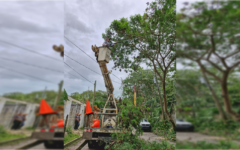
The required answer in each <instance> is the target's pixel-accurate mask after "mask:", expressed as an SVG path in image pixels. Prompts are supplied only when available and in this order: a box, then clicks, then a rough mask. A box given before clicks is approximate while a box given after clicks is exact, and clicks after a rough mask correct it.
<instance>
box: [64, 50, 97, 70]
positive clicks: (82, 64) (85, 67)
mask: <svg viewBox="0 0 240 150" xmlns="http://www.w3.org/2000/svg"><path fill="white" fill-rule="evenodd" d="M64 55H65V56H67V55H66V54H64ZM67 57H68V58H70V59H71V60H73V61H75V62H76V63H78V64H80V65H82V66H84V67H85V68H87V69H89V70H91V71H93V72H95V73H96V74H98V75H101V74H99V73H97V72H96V71H94V70H92V69H90V68H88V67H86V66H85V65H83V64H81V63H80V62H78V61H76V60H74V59H72V58H71V57H69V56H67Z"/></svg>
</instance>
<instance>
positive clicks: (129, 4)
mask: <svg viewBox="0 0 240 150" xmlns="http://www.w3.org/2000/svg"><path fill="white" fill-rule="evenodd" d="M194 1H196V0H191V1H189V2H194ZM198 1H199V0H198ZM146 2H151V1H146V0H131V1H126V0H120V1H109V0H101V1H94V0H81V1H78V0H67V1H65V2H63V1H57V0H56V1H55V0H52V1H50V0H45V1H37V0H36V1H21V0H19V1H0V17H1V19H0V33H1V34H0V52H1V56H0V85H1V86H0V95H2V94H4V93H9V92H22V93H29V92H32V91H39V90H44V89H45V88H46V87H47V90H55V91H56V90H57V89H58V83H59V82H60V80H62V79H63V78H64V88H65V89H66V91H67V92H68V94H71V93H73V92H79V93H81V92H83V91H86V90H88V89H89V90H93V89H94V86H93V82H94V81H95V80H96V82H97V86H96V90H103V91H106V88H105V85H104V80H103V77H102V76H101V75H99V74H101V71H100V68H99V66H98V64H97V63H96V61H94V60H95V56H94V53H93V52H92V50H91V45H95V44H96V45H97V46H101V45H102V43H103V41H104V40H103V39H102V33H104V32H105V29H106V28H107V27H108V26H109V25H110V23H111V22H112V21H113V20H115V19H120V18H122V17H126V18H129V17H130V16H131V15H135V14H143V13H144V10H145V8H146V6H147V5H146ZM183 2H185V0H177V12H178V11H179V10H180V9H181V8H182V7H183ZM136 4H137V5H136ZM64 36H65V37H67V38H68V39H69V40H71V42H73V43H75V44H76V45H77V46H78V47H79V48H80V49H81V50H83V51H84V52H85V53H87V54H88V55H89V56H90V57H92V58H93V59H94V60H92V59H91V58H89V56H88V55H86V54H85V53H83V52H82V51H81V50H80V49H78V48H77V47H76V46H74V45H73V44H72V43H70V42H69V41H68V40H67V39H66V38H65V39H64ZM1 41H5V42H7V43H4V42H1ZM9 43H10V44H9ZM11 44H14V45H16V46H20V47H22V48H26V49H29V50H31V51H33V52H31V51H27V50H24V49H21V48H19V47H16V46H13V45H11ZM54 44H56V45H60V44H63V45H64V46H65V54H66V55H67V56H69V57H71V58H72V59H74V60H76V61H78V62H79V63H80V64H83V65H84V66H85V67H84V66H82V65H80V64H78V63H76V62H74V61H73V60H71V59H69V58H67V57H65V58H64V61H65V63H67V64H68V65H70V66H71V67H72V68H73V69H75V70H76V71H77V72H78V73H76V72H75V71H73V70H72V69H71V68H69V67H68V66H67V65H64V63H63V62H62V59H63V58H61V57H60V54H59V53H57V52H55V51H54V50H53V49H52V46H53V45H54ZM34 52H37V53H40V54H43V55H48V56H50V57H53V58H54V59H51V58H48V57H44V56H41V55H39V54H36V53H34ZM55 59H56V60H55ZM26 63H27V64H28V65H26ZM31 65H34V66H31ZM39 67H40V68H39ZM41 67H44V68H48V69H50V70H47V69H42V68H41ZM86 67H88V68H90V69H91V70H90V69H87V68H86ZM107 67H108V69H109V70H112V69H111V68H112V67H113V62H110V63H108V64H107ZM178 67H179V65H178ZM180 67H181V66H180ZM8 69H10V70H8ZM52 70H55V71H52ZM94 71H95V72H97V73H99V74H97V73H95V72H94ZM19 72H20V73H19ZM63 72H64V73H63ZM22 73H23V74H26V75H23V74H22ZM79 74H81V75H82V76H83V77H84V78H83V77H82V76H80V75H79ZM113 74H114V75H115V76H117V77H118V78H120V79H125V78H126V77H127V76H128V73H125V72H123V71H122V72H120V71H115V70H113V73H112V74H111V75H110V77H111V79H112V81H113V86H114V89H115V90H114V94H115V96H120V95H121V90H120V89H119V88H120V86H121V84H119V83H121V80H120V79H118V78H116V77H115V76H114V75H113ZM85 78H86V79H87V80H86V79H85ZM88 80H89V81H90V82H89V81H88Z"/></svg>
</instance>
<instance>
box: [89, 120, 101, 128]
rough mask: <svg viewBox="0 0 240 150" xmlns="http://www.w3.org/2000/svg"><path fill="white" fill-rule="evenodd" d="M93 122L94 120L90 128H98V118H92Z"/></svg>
mask: <svg viewBox="0 0 240 150" xmlns="http://www.w3.org/2000/svg"><path fill="white" fill-rule="evenodd" d="M93 122H94V123H93V126H91V128H92V127H95V128H99V126H100V120H94V121H93Z"/></svg>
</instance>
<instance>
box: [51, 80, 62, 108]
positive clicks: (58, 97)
mask: <svg viewBox="0 0 240 150" xmlns="http://www.w3.org/2000/svg"><path fill="white" fill-rule="evenodd" d="M62 86H63V80H62V81H61V82H60V83H59V88H58V95H57V98H56V99H55V102H54V105H53V109H54V110H56V109H57V104H58V101H59V99H60V96H61V93H62Z"/></svg>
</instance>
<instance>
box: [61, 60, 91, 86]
mask: <svg viewBox="0 0 240 150" xmlns="http://www.w3.org/2000/svg"><path fill="white" fill-rule="evenodd" d="M64 63H65V62H64ZM65 64H66V65H67V66H68V67H69V68H71V69H72V70H73V71H75V72H76V73H77V74H79V73H78V72H77V71H76V70H75V69H73V68H72V67H70V66H69V65H68V64H67V63H65ZM79 75H80V76H81V77H83V78H84V79H85V80H87V81H88V82H90V83H92V82H91V81H89V80H88V79H87V78H85V77H84V76H83V75H81V74H79ZM92 84H93V83H92Z"/></svg>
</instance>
